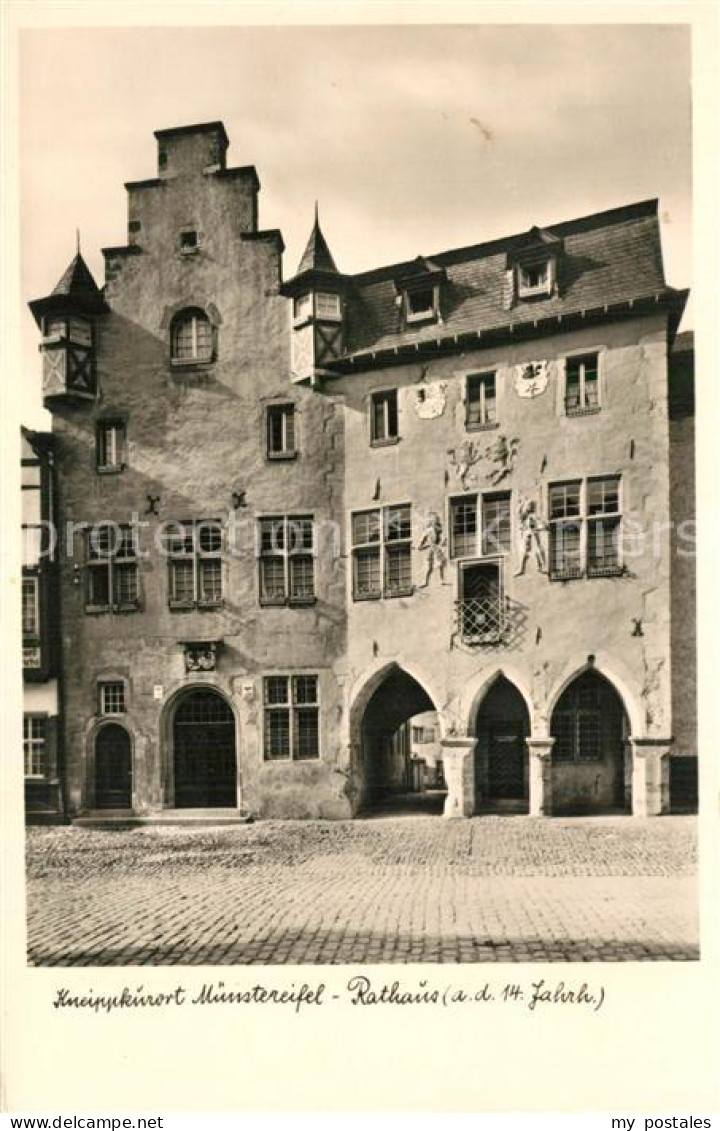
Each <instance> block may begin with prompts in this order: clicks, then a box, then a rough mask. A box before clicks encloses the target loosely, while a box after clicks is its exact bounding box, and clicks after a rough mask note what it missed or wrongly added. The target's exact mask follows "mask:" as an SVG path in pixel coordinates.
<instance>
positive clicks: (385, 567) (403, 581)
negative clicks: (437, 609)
mask: <svg viewBox="0 0 720 1131" xmlns="http://www.w3.org/2000/svg"><path fill="white" fill-rule="evenodd" d="M352 555H353V599H354V600H355V601H363V600H371V599H377V598H379V597H401V596H407V595H408V594H410V593H412V518H411V508H410V506H409V505H402V506H392V507H383V508H382V509H380V508H378V509H377V510H371V511H358V512H357V513H355V514H353V516H352Z"/></svg>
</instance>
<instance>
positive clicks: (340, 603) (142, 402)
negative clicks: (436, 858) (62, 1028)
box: [54, 137, 349, 817]
mask: <svg viewBox="0 0 720 1131" xmlns="http://www.w3.org/2000/svg"><path fill="white" fill-rule="evenodd" d="M173 147H174V148H173V154H174V155H173V162H174V164H172V163H171V168H170V169H169V172H172V173H173V175H172V176H171V175H168V176H167V178H166V179H164V180H163V181H162V183H150V184H149V185H146V186H145V187H140V188H135V187H132V186H131V188H130V203H129V215H130V218H131V220H133V221H135V222H136V223H135V230H134V242H135V247H136V249H137V248H140V249H141V250H140V251H137V250H136V251H135V252H134V253H132V254H115V253H111V254H109V255H108V257H107V259H108V287H107V292H106V294H107V299H108V302H109V304H110V306H111V308H112V313H111V314H109V315H106V316H104V317H103V318H101V319H100V320H99V326H98V381H99V387H100V396H99V400H98V402H97V404H95V405H91V406H82V407H79V408H78V407H72V408H71V407H65V408H63V409H61V410H58V411H57V412H56V413H55V417H54V431H55V434H56V436H57V443H58V456H57V458H58V478H59V482H60V484H61V491H60V507H61V516H60V517H61V521H62V523H63V525H64V524H65V523H66V522H67V521H68V520H70V521H73V522H75V523H83V522H86V523H87V522H89V523H92V522H97V521H101V520H104V521H116V522H128V521H132V518H133V515H135V516H138V517H139V519H140V522H141V524H142V525H141V526H140V552H141V561H140V565H139V581H140V599H141V607H140V610H139V611H137V612H132V613H127V614H124V615H121V614H108V613H104V614H96V615H90V614H87V613H86V612H85V587H84V576H83V561H84V549H83V546H84V540H83V535H82V533H79V532H78V533H75V534H74V535H72V534H71V535H70V536H69V537H68V538H67V539H66V550H67V552H66V553H64V554H63V559H62V590H63V603H64V614H63V641H62V647H63V664H64V670H65V673H66V679H65V687H66V700H65V719H66V751H67V761H68V776H69V804H70V809H71V811H77V810H78V809H79V808H81V807H87V806H91V805H92V803H93V780H94V778H93V739H94V735H95V733H96V731H97V727H98V725H99V722H100V720H99V719H98V716H97V710H98V707H97V690H96V688H97V681H98V679H101V678H108V677H115V678H123V679H125V680H126V681H127V687H128V711H127V715H126V717H125V718H124V719H123V720H121V721H123V723H124V724H126V725H127V728H128V730H129V731H130V734H131V738H132V742H133V752H134V771H135V772H134V804H135V808H136V809H137V810H138V811H141V812H142V811H148V810H155V809H159V808H161V807H163V806H167V805H172V803H173V797H172V789H171V785H170V783H171V779H172V775H171V773H170V769H169V766H168V760H169V759H170V757H171V755H170V747H171V733H172V727H171V713H172V708H173V706H174V704H175V703H176V702H177V698H176V696H177V693H178V692H179V691H181V690H182V689H184V688H187V687H189V686H197V685H200V684H203V683H207V684H210V685H212V686H215V687H217V688H218V689H219V690H221V691H222V692H223V693H224V695H225V696H226V697H227V699H228V700H229V701H230V703H231V705H232V707H233V710H234V712H235V715H236V719H237V755H238V757H237V761H238V799H239V803H240V804H241V805H242V806H243V807H244V808H247V809H250V810H252V811H255V812H257V813H261V814H267V815H273V816H305V815H315V816H317V815H322V816H328V817H337V816H342V815H344V814H346V813H347V812H348V811H349V803H348V800H347V797H346V793H345V784H346V780H347V777H346V774H345V773H344V772H343V771H344V764H345V761H346V750H345V748H344V747H343V746H342V745H341V743H340V742H339V739H338V724H339V721H340V719H341V717H342V712H343V689H342V686H341V684H340V683H339V681H338V678H337V676H336V673H335V669H336V668H337V666H338V663H339V661H340V660H341V658H342V657H343V654H344V650H345V638H346V637H345V593H346V585H345V575H344V562H343V560H342V559H341V558H340V557H339V556H337V554H334V553H332V552H326V549H327V547H326V546H325V545H323V543H322V540H323V539H325V540H327V542H329V543H330V544H332V540H333V530H334V529H335V528H336V526H337V524H338V516H340V515H341V514H342V510H343V476H342V470H343V469H342V461H343V412H342V408H341V406H339V404H338V403H337V399H336V398H335V397H334V396H332V395H328V396H324V395H318V394H315V393H313V392H311V391H310V390H308V389H305V388H298V387H295V386H292V385H291V383H290V380H289V335H288V309H287V301H286V300H285V299H284V298H282V297H281V296H279V294H278V286H279V282H280V253H281V247H280V244H279V240H278V237H277V236H276V235H275V234H273V233H269V234H268V235H266V236H265V235H262V234H260V235H259V236H258V235H257V233H255V232H254V224H255V220H254V217H255V212H256V201H255V196H256V192H255V184H254V179H253V176H252V175H251V174H250V173H247V172H244V173H241V174H240V175H233V176H231V175H230V174H229V173H228V174H224V173H222V172H216V173H207V172H204V168H205V165H206V164H207V161H206V158H207V154H206V152H205V148H204V147H203V146H200V147H199V149H198V147H197V144H196V139H195V140H193V138H192V137H191V138H189V139H188V138H177V139H175V140H174V143H173ZM183 147H185V148H183ZM196 150H197V152H196ZM137 223H139V225H140V226H139V228H138V227H137ZM186 227H189V228H193V229H196V230H197V231H198V232H199V234H200V249H199V251H198V252H197V253H196V254H193V255H183V254H181V252H180V250H179V233H180V231H181V230H182V229H184V228H186ZM184 306H199V307H202V308H203V309H210V308H214V309H215V311H216V314H215V315H214V317H215V318H216V321H217V323H218V325H217V360H216V362H215V363H214V364H213V365H211V366H210V367H209V368H207V369H198V370H197V371H195V372H189V371H181V372H178V371H177V370H175V371H173V369H172V367H171V365H170V359H169V318H170V316H171V313H172V312H173V311H175V310H177V309H180V308H182V307H184ZM272 400H281V401H292V402H294V403H295V406H296V413H297V425H298V447H299V454H298V456H297V458H296V459H295V460H293V461H289V462H268V461H267V460H266V452H265V423H264V411H265V407H266V405H267V403H268V402H269V401H272ZM103 417H105V418H121V419H123V420H125V421H126V426H127V437H128V454H127V467H126V469H125V470H124V471H122V472H121V473H120V474H112V475H110V474H105V475H103V474H98V473H97V471H96V467H95V433H96V428H97V424H98V421H99V420H100V419H101V418H103ZM234 495H235V496H236V497H235V499H234V498H233V496H234ZM151 501H152V502H153V505H154V507H155V509H156V510H157V513H156V514H148V513H147V512H148V510H150V509H151V506H150V504H151ZM238 501H240V503H241V505H240V506H239V507H238V508H237V509H234V502H238ZM293 513H294V514H312V515H314V517H315V519H316V521H317V523H318V525H319V528H320V531H321V535H320V536H321V544H320V546H319V547H318V549H319V552H318V556H317V559H316V593H317V600H316V602H315V604H314V605H313V606H312V607H309V608H292V609H290V608H261V607H260V604H259V589H258V563H257V560H256V556H255V540H254V524H253V519H254V518H255V516H258V515H284V514H293ZM189 519H219V520H221V521H222V523H223V526H224V528H225V533H226V549H225V553H224V561H223V571H224V578H223V581H224V593H225V601H224V605H223V607H222V608H220V609H217V610H207V611H199V610H196V611H171V610H170V609H169V607H168V567H167V562H166V560H165V559H164V558H163V556H162V555H161V554H160V553H159V552H158V549H157V547H158V544H159V540H158V531H159V527H160V524H161V523H166V522H168V521H170V520H189ZM193 640H201V641H202V640H219V641H221V642H222V643H221V647H220V652H219V657H218V663H217V670H216V672H213V673H209V674H207V675H200V674H196V673H193V674H186V671H185V663H184V652H183V647H182V643H183V642H184V641H193ZM293 672H312V673H318V675H319V677H320V695H321V758H320V760H319V761H317V762H315V761H306V762H300V761H298V762H285V761H283V762H275V763H268V762H266V761H264V760H263V756H262V720H263V709H262V676H263V675H265V674H272V673H293Z"/></svg>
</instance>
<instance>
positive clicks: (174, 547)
mask: <svg viewBox="0 0 720 1131" xmlns="http://www.w3.org/2000/svg"><path fill="white" fill-rule="evenodd" d="M165 538H166V541H165V545H166V551H167V555H168V567H169V581H170V591H169V604H170V608H171V609H192V608H217V606H218V605H221V604H222V600H223V584H222V527H221V525H220V523H219V522H218V521H217V520H216V519H199V520H196V521H191V522H181V523H177V524H175V530H173V531H168V532H167V533H166V536H165Z"/></svg>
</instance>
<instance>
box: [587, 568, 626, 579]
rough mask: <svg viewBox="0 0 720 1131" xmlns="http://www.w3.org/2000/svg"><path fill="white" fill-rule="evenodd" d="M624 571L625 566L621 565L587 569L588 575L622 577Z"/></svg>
mask: <svg viewBox="0 0 720 1131" xmlns="http://www.w3.org/2000/svg"><path fill="white" fill-rule="evenodd" d="M624 573H625V567H624V566H621V565H615V566H600V567H597V568H588V571H587V575H588V577H622V575H623V574H624Z"/></svg>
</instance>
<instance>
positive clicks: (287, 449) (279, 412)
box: [266, 404, 296, 459]
mask: <svg viewBox="0 0 720 1131" xmlns="http://www.w3.org/2000/svg"><path fill="white" fill-rule="evenodd" d="M266 428H267V457H268V459H292V457H293V456H295V455H296V450H295V405H294V404H272V405H268V407H267V410H266Z"/></svg>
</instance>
